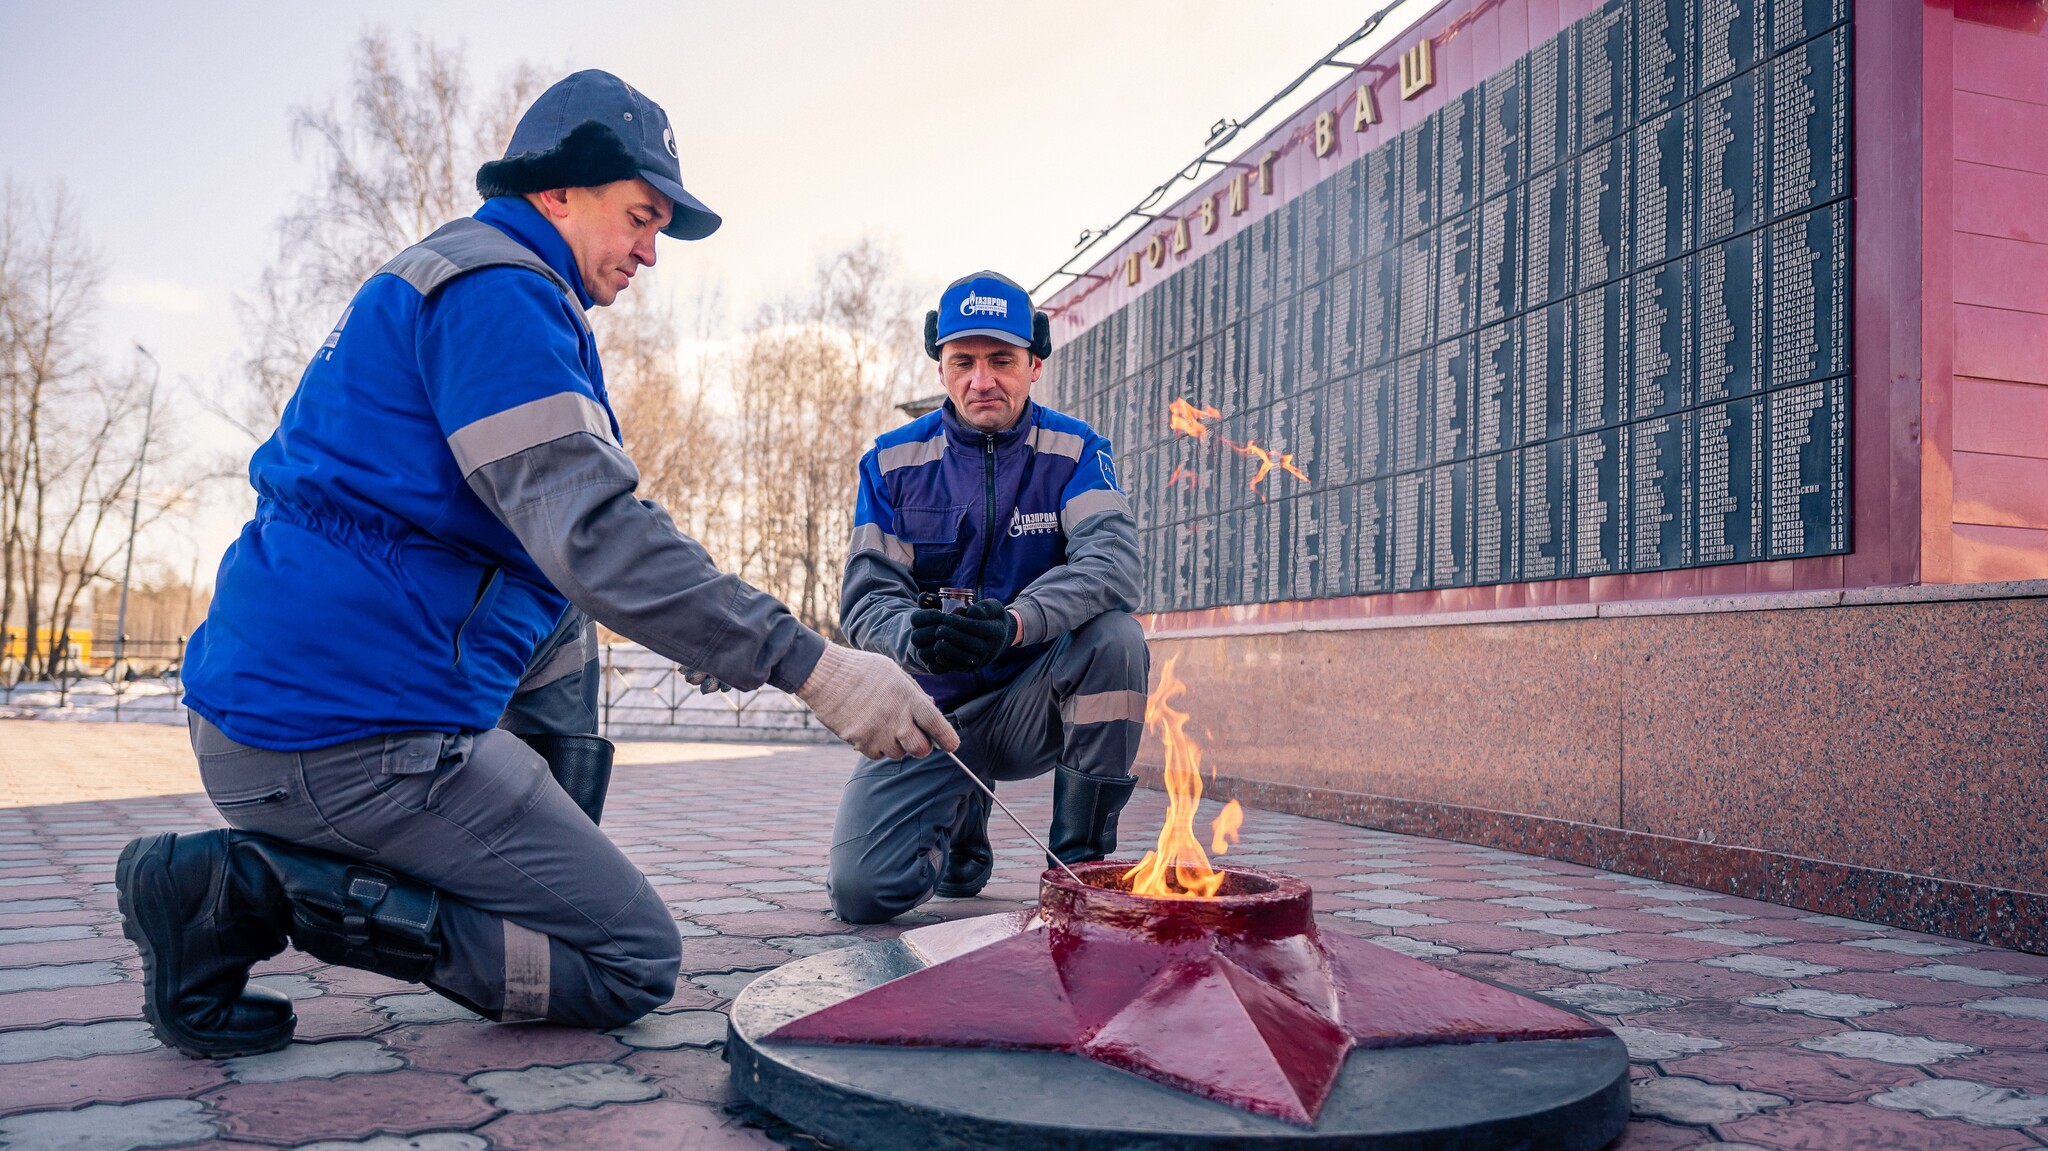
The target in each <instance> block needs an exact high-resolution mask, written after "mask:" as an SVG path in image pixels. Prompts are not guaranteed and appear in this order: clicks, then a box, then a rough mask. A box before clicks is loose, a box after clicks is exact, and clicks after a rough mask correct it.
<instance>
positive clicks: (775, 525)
mask: <svg viewBox="0 0 2048 1151" xmlns="http://www.w3.org/2000/svg"><path fill="white" fill-rule="evenodd" d="M915 314H916V312H915V301H914V299H913V297H912V295H911V293H910V291H909V289H908V288H907V287H906V286H905V285H903V284H902V283H901V282H900V281H899V280H898V279H897V278H896V275H895V270H894V265H893V261H892V260H891V258H890V256H889V254H888V253H887V252H886V251H885V250H883V249H882V248H881V247H880V246H878V245H877V244H875V243H873V242H872V241H868V240H863V241H861V242H860V243H858V244H856V245H854V246H853V247H851V248H849V249H847V250H846V251H844V252H842V253H840V254H839V255H838V256H836V257H834V258H833V259H831V260H829V261H827V262H826V263H825V264H824V265H823V266H821V267H820V268H819V270H818V276H817V280H816V282H815V283H814V284H813V286H812V289H811V291H810V293H809V294H808V295H806V296H803V297H800V298H798V299H794V300H791V301H787V302H785V303H784V304H782V305H780V306H778V307H774V308H769V309H766V310H764V311H763V312H762V313H761V315H760V316H759V317H757V319H756V320H755V322H754V323H753V324H752V325H751V326H750V328H749V330H748V332H747V333H746V336H745V338H744V340H743V341H742V344H741V348H740V351H739V352H738V353H737V355H736V357H735V361H734V364H733V392H734V403H735V407H736V409H737V421H736V422H737V427H736V429H735V434H736V436H737V439H738V443H739V449H738V450H737V451H736V452H734V454H733V461H732V472H733V475H734V478H735V479H736V480H737V483H736V484H735V485H734V491H735V492H736V495H735V496H734V503H735V504H736V508H735V514H734V521H735V522H734V524H733V530H732V531H731V532H729V533H728V534H727V536H726V538H725V539H723V540H722V541H720V542H721V543H723V544H724V548H725V551H724V554H725V557H726V558H727V560H728V562H730V563H732V564H733V566H734V567H735V568H736V569H737V570H738V571H739V572H740V573H741V574H743V575H745V576H746V577H747V578H748V579H750V580H752V581H753V582H755V583H756V584H758V585H759V586H761V587H762V588H763V589H765V590H767V591H769V592H772V593H773V594H775V595H777V596H779V597H780V598H781V599H782V600H783V602H785V603H787V604H788V605H789V606H790V608H791V610H793V611H794V612H796V614H797V616H798V617H799V618H801V619H802V620H803V621H804V622H805V623H808V624H810V625H811V626H812V627H814V628H817V629H818V630H820V631H823V632H825V633H826V634H827V635H833V636H837V635H838V633H839V626H838V618H839V612H838V604H839V575H840V570H841V567H842V565H843V563H844V560H845V552H846V541H847V539H848V537H849V536H850V535H851V534H852V531H853V502H854V489H855V483H856V479H857V476H856V469H857V468H858V466H859V461H860V456H861V453H862V452H863V451H865V450H866V448H867V445H868V442H869V441H870V440H871V439H873V437H874V436H875V434H876V433H877V432H879V431H880V430H881V429H882V428H883V427H885V426H886V425H887V424H888V422H889V419H890V414H891V413H890V408H891V405H892V404H893V403H894V402H895V401H896V400H897V399H899V398H901V397H902V395H903V394H904V392H905V391H906V388H907V385H908V384H909V382H910V380H911V379H912V376H913V373H914V371H915V368H916V365H917V359H916V358H915V355H914V353H913V352H912V349H913V348H914V347H915V344H914V342H913V333H914V332H915V331H916V323H915V320H914V316H915Z"/></svg>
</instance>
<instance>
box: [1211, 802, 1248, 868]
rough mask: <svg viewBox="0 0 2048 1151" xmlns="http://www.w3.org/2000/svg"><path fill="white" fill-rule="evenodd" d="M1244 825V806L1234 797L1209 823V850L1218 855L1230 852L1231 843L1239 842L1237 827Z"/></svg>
mask: <svg viewBox="0 0 2048 1151" xmlns="http://www.w3.org/2000/svg"><path fill="white" fill-rule="evenodd" d="M1243 826H1244V808H1242V807H1239V806H1238V805H1237V801H1236V800H1234V799H1233V800H1231V801H1230V802H1229V803H1226V804H1224V805H1223V810H1222V811H1219V812H1217V813H1216V818H1215V820H1214V821H1212V822H1211V823H1210V824H1209V834H1210V836H1211V838H1210V840H1209V850H1210V851H1211V852H1213V853H1215V854H1217V855H1222V854H1224V853H1226V852H1228V851H1229V850H1230V845H1231V844H1233V843H1236V842H1237V829H1238V828H1240V827H1243Z"/></svg>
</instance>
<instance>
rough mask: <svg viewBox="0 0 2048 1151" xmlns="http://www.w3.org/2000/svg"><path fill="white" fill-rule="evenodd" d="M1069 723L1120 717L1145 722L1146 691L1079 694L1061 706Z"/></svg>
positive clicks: (1062, 712) (1107, 721) (1104, 721)
mask: <svg viewBox="0 0 2048 1151" xmlns="http://www.w3.org/2000/svg"><path fill="white" fill-rule="evenodd" d="M1060 716H1061V718H1063V719H1065V720H1066V721H1067V722H1068V723H1072V724H1082V723H1113V722H1115V721H1117V720H1120V719H1127V720H1130V721H1131V722H1132V723H1143V722H1145V693H1144V692H1142V691H1098V692H1095V693H1094V694H1092V695H1077V696H1075V697H1073V698H1072V699H1070V700H1068V701H1067V702H1066V704H1065V706H1063V707H1061V708H1060Z"/></svg>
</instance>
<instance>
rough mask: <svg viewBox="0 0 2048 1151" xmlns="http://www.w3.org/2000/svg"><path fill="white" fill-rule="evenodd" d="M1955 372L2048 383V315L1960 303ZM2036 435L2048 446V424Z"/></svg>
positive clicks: (1957, 307)
mask: <svg viewBox="0 0 2048 1151" xmlns="http://www.w3.org/2000/svg"><path fill="white" fill-rule="evenodd" d="M2044 203H2048V201H2044ZM1955 374H1956V375H1958V376H1975V377H1977V378H1979V379H1985V380H2012V381H2014V382H2017V383H2027V384H2048V316H2041V315H2036V314H2034V313H2032V312H2009V311H2005V310H2002V309H1998V308H1979V307H1975V306H1973V305H1970V304H1957V305H1956V358H1955ZM2035 434H2036V435H2038V436H2040V437H2041V440H2042V444H2043V447H2044V449H2048V427H2044V428H2037V429H2035ZM2040 454H2042V455H2048V450H2044V451H2042V452H2041V453H2040Z"/></svg>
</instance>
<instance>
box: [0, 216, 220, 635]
mask: <svg viewBox="0 0 2048 1151" xmlns="http://www.w3.org/2000/svg"><path fill="white" fill-rule="evenodd" d="M101 263H102V261H101V259H100V255H99V253H98V252H97V251H95V250H94V249H93V248H92V246H91V245H90V244H89V243H88V242H87V240H86V237H85V234H84V230H83V227H82V225H81V221H80V220H79V217H78V212H77V208H76V205H75V204H74V203H73V202H72V200H71V199H70V197H69V196H68V195H67V194H66V193H65V192H64V191H63V189H62V188H57V189H54V190H53V191H52V192H51V193H50V194H49V195H48V196H47V197H38V196H32V195H29V194H27V193H25V192H23V191H21V190H20V189H19V188H17V187H16V186H15V185H13V184H12V183H11V182H10V183H8V184H7V185H6V186H5V188H4V192H0V557H4V558H0V621H7V622H12V621H13V620H15V619H20V620H21V621H22V630H23V635H24V637H25V645H26V658H25V661H24V662H25V663H26V665H27V666H28V669H29V670H30V672H31V673H41V674H54V673H56V672H57V670H58V669H59V666H60V664H61V662H62V656H63V652H64V642H63V636H64V633H65V632H66V631H67V630H68V629H70V628H71V626H72V625H73V624H74V623H75V622H76V621H77V619H78V614H79V611H80V608H81V603H82V600H83V598H84V597H85V595H86V594H87V592H88V591H89V589H91V588H92V586H93V585H94V584H95V583H96V582H98V581H101V580H103V579H104V578H105V576H106V574H107V571H108V566H109V565H110V564H111V563H112V562H113V560H114V558H115V556H116V555H117V554H118V551H117V549H116V548H115V547H114V546H113V542H114V541H118V540H119V539H120V538H122V536H123V534H124V533H121V532H119V531H118V530H115V529H116V528H117V527H118V526H119V525H122V524H125V523H126V519H127V511H128V507H129V501H128V500H127V499H125V498H124V497H127V496H130V495H132V494H133V485H134V484H135V483H136V482H137V479H138V476H139V474H140V467H141V464H142V461H143V459H144V458H145V456H146V454H147V452H148V449H149V439H150V437H151V435H152V432H153V431H154V432H156V433H161V431H162V427H161V425H158V426H156V427H155V428H154V429H152V427H151V426H150V424H149V422H148V421H147V420H146V419H145V417H144V406H143V404H142V403H141V397H142V394H143V390H144V389H143V383H142V377H141V375H140V373H139V372H137V371H135V370H134V368H133V365H131V366H130V367H129V368H128V369H125V370H117V369H112V368H109V367H108V366H107V365H106V364H105V363H104V362H103V361H102V360H101V359H100V358H99V357H98V356H97V355H96V354H95V353H94V351H93V349H92V343H91V340H92V327H91V320H92V317H93V314H94V312H95V310H96V308H97V306H98V293H99V287H100V279H101V275H100V267H101ZM181 497H182V493H180V492H177V491H175V490H173V491H172V493H171V495H170V497H169V498H165V499H158V500H156V501H153V502H152V506H151V518H155V517H157V516H161V515H162V514H164V513H165V512H166V511H168V510H170V509H171V508H172V507H175V506H177V505H178V504H179V503H180V502H181ZM136 526H137V527H138V528H139V527H141V526H143V525H141V524H138V525H136ZM46 634H47V635H48V636H49V637H50V642H49V644H48V645H47V647H46V646H45V645H44V644H43V642H42V639H43V636H44V635H46ZM39 665H40V666H39Z"/></svg>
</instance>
